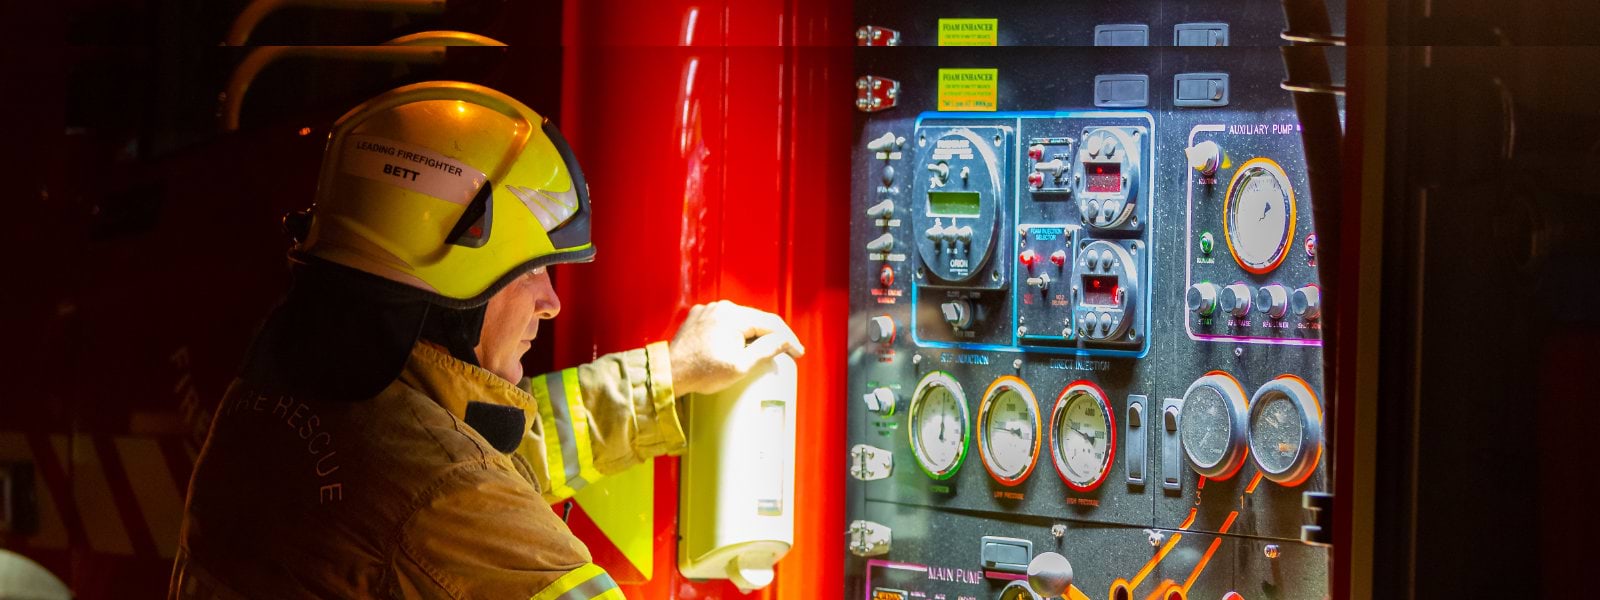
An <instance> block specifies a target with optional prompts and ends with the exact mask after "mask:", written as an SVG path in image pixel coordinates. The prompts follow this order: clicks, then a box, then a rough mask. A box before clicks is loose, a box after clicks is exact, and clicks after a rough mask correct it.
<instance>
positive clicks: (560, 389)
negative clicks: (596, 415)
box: [540, 369, 589, 497]
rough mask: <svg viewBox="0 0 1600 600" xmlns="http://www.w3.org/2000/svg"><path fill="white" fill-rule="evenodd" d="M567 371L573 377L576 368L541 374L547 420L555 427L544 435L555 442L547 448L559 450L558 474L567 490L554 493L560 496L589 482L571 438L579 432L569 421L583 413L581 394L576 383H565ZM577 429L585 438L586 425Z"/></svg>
mask: <svg viewBox="0 0 1600 600" xmlns="http://www.w3.org/2000/svg"><path fill="white" fill-rule="evenodd" d="M569 372H570V373H571V374H572V377H573V378H574V379H575V378H576V377H577V369H567V370H566V371H561V372H559V373H551V374H549V375H545V376H544V380H545V381H544V385H545V394H546V397H547V398H549V399H550V400H549V402H548V403H547V405H548V406H549V407H550V415H551V420H552V421H553V422H554V425H555V428H554V429H552V430H550V431H552V432H554V433H555V435H554V436H553V437H552V438H547V439H553V440H555V442H556V447H555V448H552V449H551V450H550V452H552V453H555V452H559V453H561V465H562V468H561V475H562V477H563V478H565V486H566V489H567V490H568V491H566V492H563V493H560V494H558V495H559V496H561V497H567V496H571V495H572V494H576V493H577V491H578V490H579V489H580V488H582V487H583V486H584V485H586V484H588V483H589V482H588V480H586V479H584V478H583V461H582V460H580V459H579V456H578V445H577V442H576V441H574V440H575V438H576V436H577V435H578V434H579V433H580V431H579V430H578V429H577V428H576V427H574V425H573V419H574V416H575V415H583V414H585V413H582V412H581V411H582V409H583V396H582V395H581V394H579V392H578V389H577V387H576V386H572V387H569V386H568V385H567V374H568V373H569ZM574 396H576V397H577V404H576V405H574V400H573V398H574ZM540 408H541V409H543V408H544V406H540ZM575 408H576V411H578V412H576V413H575ZM583 422H584V423H587V422H588V419H587V418H584V419H583ZM581 433H582V435H583V437H584V438H585V439H587V438H588V437H589V430H588V429H582V430H581ZM551 470H555V468H554V466H552V467H551Z"/></svg>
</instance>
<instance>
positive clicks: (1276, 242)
mask: <svg viewBox="0 0 1600 600" xmlns="http://www.w3.org/2000/svg"><path fill="white" fill-rule="evenodd" d="M1222 213H1223V216H1222V218H1223V225H1224V227H1223V231H1224V232H1226V233H1227V236H1228V248H1230V249H1231V250H1233V258H1234V260H1237V261H1239V266H1241V267H1244V270H1246V271H1249V272H1251V273H1256V274H1261V273H1266V272H1268V271H1271V270H1273V269H1276V268H1278V264H1279V263H1282V262H1283V258H1284V257H1285V256H1288V254H1289V243H1290V241H1291V240H1293V239H1294V226H1295V203H1294V189H1293V188H1291V187H1290V186H1289V176H1288V175H1285V174H1284V172H1283V167H1280V166H1278V163H1276V162H1273V161H1272V159H1268V158H1257V159H1253V160H1250V161H1248V162H1246V163H1244V164H1243V165H1241V166H1240V167H1239V170H1238V171H1237V172H1236V173H1234V175H1233V182H1232V183H1229V184H1228V195H1227V196H1226V200H1224V204H1223V207H1222Z"/></svg>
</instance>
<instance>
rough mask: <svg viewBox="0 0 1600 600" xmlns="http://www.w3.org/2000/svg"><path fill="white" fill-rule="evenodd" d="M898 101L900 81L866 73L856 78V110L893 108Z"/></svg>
mask: <svg viewBox="0 0 1600 600" xmlns="http://www.w3.org/2000/svg"><path fill="white" fill-rule="evenodd" d="M899 101H900V82H898V81H895V80H893V79H886V78H883V77H878V76H877V75H866V76H863V77H861V78H860V79H857V80H856V110H859V111H861V112H878V111H880V110H888V109H891V108H894V106H895V104H896V103H898V102H899Z"/></svg>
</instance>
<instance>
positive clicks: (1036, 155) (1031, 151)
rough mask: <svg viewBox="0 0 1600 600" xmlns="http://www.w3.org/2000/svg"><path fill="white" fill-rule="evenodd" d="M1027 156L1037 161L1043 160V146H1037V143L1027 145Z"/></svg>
mask: <svg viewBox="0 0 1600 600" xmlns="http://www.w3.org/2000/svg"><path fill="white" fill-rule="evenodd" d="M1028 158H1031V159H1033V160H1034V162H1038V161H1041V160H1044V146H1038V145H1035V146H1029V147H1028Z"/></svg>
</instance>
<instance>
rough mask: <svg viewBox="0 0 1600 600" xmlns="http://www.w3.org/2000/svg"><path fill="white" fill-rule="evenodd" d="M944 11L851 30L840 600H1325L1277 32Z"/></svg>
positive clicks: (1311, 351) (1102, 11)
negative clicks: (853, 113) (854, 34)
mask: <svg viewBox="0 0 1600 600" xmlns="http://www.w3.org/2000/svg"><path fill="white" fill-rule="evenodd" d="M946 4H949V3H937V2H936V3H933V4H932V5H924V4H917V3H910V2H899V1H881V2H864V3H858V7H857V11H856V17H857V19H858V23H857V25H858V26H860V27H861V31H860V32H859V35H858V39H859V40H860V41H861V43H862V46H866V47H862V48H858V50H857V52H856V61H855V66H856V69H857V73H856V76H857V77H858V78H859V79H858V81H857V92H858V96H857V103H856V107H857V108H858V109H859V111H860V112H859V113H858V114H859V117H858V119H857V121H856V126H857V129H856V132H855V134H856V136H855V140H856V145H855V147H854V148H853V149H852V152H851V160H852V177H853V180H852V196H851V202H852V204H851V206H852V212H853V214H854V217H853V220H852V222H851V231H852V233H851V241H852V244H853V245H854V248H852V251H851V270H850V274H851V277H852V285H851V294H852V295H851V300H850V301H851V307H852V318H851V327H852V329H853V333H852V335H851V337H850V340H851V348H850V350H851V352H850V357H851V359H850V360H851V363H850V373H849V386H850V387H849V389H848V390H847V393H848V395H849V410H848V433H847V444H848V445H849V464H848V465H847V470H848V472H849V480H848V485H847V490H848V505H847V521H848V523H849V527H848V532H847V536H846V540H845V544H846V546H847V549H848V555H847V559H846V560H847V564H846V589H845V590H843V591H842V592H841V594H840V596H841V597H844V598H850V599H856V598H860V599H862V600H911V599H944V600H969V599H970V600H979V599H982V600H990V599H1015V600H1034V599H1037V598H1054V597H1064V598H1074V599H1081V598H1091V599H1095V600H1101V599H1106V600H1127V599H1131V598H1160V599H1162V600H1176V599H1181V598H1191V597H1192V598H1206V599H1252V600H1254V599H1258V598H1272V599H1300V598H1306V599H1320V598H1324V597H1326V596H1327V595H1328V593H1329V586H1328V581H1327V575H1328V560H1329V552H1328V549H1327V548H1326V547H1325V546H1322V545H1320V544H1321V543H1322V542H1323V541H1324V536H1321V535H1319V534H1318V531H1317V529H1316V527H1317V525H1318V524H1319V521H1318V518H1317V516H1316V514H1315V513H1314V511H1311V510H1308V509H1307V507H1315V506H1319V504H1318V503H1319V502H1321V501H1322V499H1323V498H1326V493H1328V492H1331V490H1330V489H1329V482H1330V479H1329V476H1328V458H1327V453H1326V452H1325V451H1324V444H1325V440H1326V439H1327V437H1328V436H1327V435H1326V434H1325V432H1324V430H1323V427H1324V413H1325V412H1326V411H1327V407H1326V406H1324V405H1323V402H1324V399H1323V398H1322V394H1321V391H1322V383H1321V382H1322V372H1321V344H1322V330H1321V312H1320V304H1321V297H1320V287H1319V286H1318V279H1317V272H1316V260H1317V257H1316V235H1315V227H1314V224H1313V223H1312V221H1311V214H1312V211H1311V202H1312V198H1311V197H1310V186H1309V185H1308V183H1307V180H1306V168H1305V164H1304V153H1303V151H1302V148H1301V132H1300V126H1299V123H1298V120H1297V119H1296V117H1295V114H1294V110H1293V103H1292V99H1291V97H1290V95H1289V93H1288V92H1285V91H1283V90H1282V89H1281V88H1280V87H1279V86H1278V84H1279V82H1281V81H1282V80H1283V78H1284V75H1283V67H1282V62H1281V58H1280V55H1279V50H1278V49H1277V48H1276V44H1277V43H1278V42H1277V41H1276V37H1275V36H1276V32H1278V31H1281V30H1282V29H1283V23H1282V22H1281V16H1280V15H1281V13H1276V12H1270V11H1247V12H1248V14H1246V15H1243V16H1241V13H1240V10H1239V6H1238V4H1237V3H1232V2H1200V1H1196V2H1190V3H1186V4H1185V5H1184V10H1182V11H1162V10H1160V7H1161V6H1162V5H1163V4H1164V3H1162V2H1145V3H1132V4H1130V5H1128V6H1119V7H1114V8H1112V7H1098V8H1096V7H1089V6H1086V5H1064V6H1062V7H1059V8H1058V9H1056V10H1055V11H1054V12H1052V13H1051V14H1050V15H1041V14H1037V13H1031V12H1029V9H1027V8H1026V7H1020V6H1019V7H1015V8H1006V7H1004V6H1000V5H998V4H997V5H995V6H993V7H992V9H993V10H990V11H989V12H988V13H985V15H984V16H985V17H988V16H991V15H992V17H993V18H975V14H974V10H975V9H972V8H970V7H967V8H961V7H957V6H956V5H953V4H951V5H949V6H945V5H946ZM961 6H963V7H964V6H965V5H961ZM946 8H948V9H949V10H950V11H951V13H950V14H948V15H939V14H934V13H930V12H929V11H931V10H940V9H946ZM1258 13H1259V14H1258ZM1179 15H1181V16H1182V19H1181V20H1179V21H1174V19H1175V18H1177V17H1178V16H1179ZM941 17H945V18H941ZM1052 19H1053V20H1052ZM1045 21H1050V22H1054V23H1058V24H1059V26H1058V27H1055V28H1051V27H1047V26H1046V23H1045ZM1008 27H1009V29H1008ZM1080 30H1081V31H1080ZM1269 32H1270V33H1269ZM891 41H892V42H893V44H890V42H891ZM1230 41H1231V44H1230ZM964 42H970V43H966V44H965V45H998V46H999V47H994V48H959V47H941V46H956V45H963V43H964ZM983 42H988V43H987V44H985V43H983ZM1243 43H1248V44H1253V45H1243ZM883 45H898V46H900V47H881V48H880V47H871V46H883ZM1104 46H1142V47H1133V48H1129V47H1118V48H1107V47H1104ZM1201 46H1203V47H1201Z"/></svg>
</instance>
